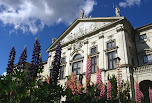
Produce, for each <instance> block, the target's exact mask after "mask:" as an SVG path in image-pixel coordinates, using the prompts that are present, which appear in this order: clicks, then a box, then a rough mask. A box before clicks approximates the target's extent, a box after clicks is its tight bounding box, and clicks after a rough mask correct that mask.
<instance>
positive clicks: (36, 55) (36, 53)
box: [29, 38, 43, 80]
mask: <svg viewBox="0 0 152 103" xmlns="http://www.w3.org/2000/svg"><path fill="white" fill-rule="evenodd" d="M40 50H41V46H40V43H39V41H38V39H37V38H36V39H35V44H34V50H33V55H32V61H31V67H30V68H29V72H30V79H31V80H34V79H35V78H36V77H37V74H38V73H42V69H43V65H42V58H41V54H40Z"/></svg>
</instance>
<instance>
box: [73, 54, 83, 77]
mask: <svg viewBox="0 0 152 103" xmlns="http://www.w3.org/2000/svg"><path fill="white" fill-rule="evenodd" d="M79 59H81V55H80V54H76V55H75V56H74V57H73V60H74V61H75V60H76V61H75V62H73V64H72V72H73V73H74V74H75V75H78V74H80V69H81V60H79Z"/></svg>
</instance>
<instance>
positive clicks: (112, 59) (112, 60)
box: [108, 51, 116, 69]
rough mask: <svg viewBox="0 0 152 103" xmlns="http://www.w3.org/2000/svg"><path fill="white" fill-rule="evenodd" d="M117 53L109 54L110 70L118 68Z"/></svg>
mask: <svg viewBox="0 0 152 103" xmlns="http://www.w3.org/2000/svg"><path fill="white" fill-rule="evenodd" d="M115 55H116V52H115V51H113V52H109V53H108V69H115V68H116V57H115Z"/></svg>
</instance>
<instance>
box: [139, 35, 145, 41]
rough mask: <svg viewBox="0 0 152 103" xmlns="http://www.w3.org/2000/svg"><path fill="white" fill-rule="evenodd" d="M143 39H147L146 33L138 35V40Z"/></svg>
mask: <svg viewBox="0 0 152 103" xmlns="http://www.w3.org/2000/svg"><path fill="white" fill-rule="evenodd" d="M144 39H147V35H146V34H142V35H139V40H144Z"/></svg>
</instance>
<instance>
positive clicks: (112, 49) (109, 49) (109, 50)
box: [104, 46, 119, 53]
mask: <svg viewBox="0 0 152 103" xmlns="http://www.w3.org/2000/svg"><path fill="white" fill-rule="evenodd" d="M118 48H119V47H118V46H115V47H114V48H108V49H106V50H104V51H105V52H106V53H108V52H112V51H117V49H118Z"/></svg>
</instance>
